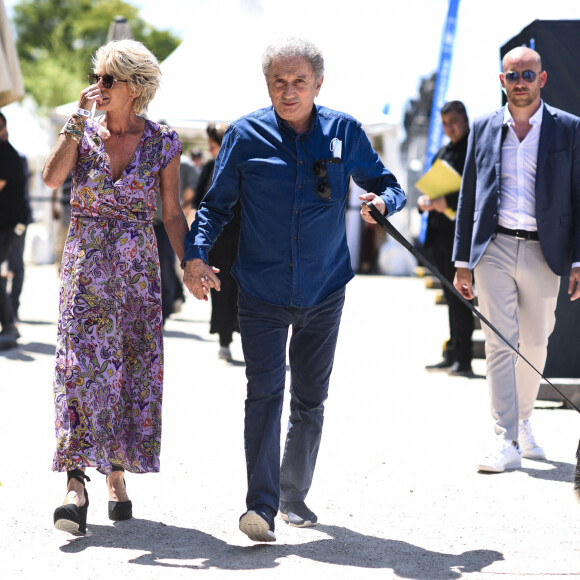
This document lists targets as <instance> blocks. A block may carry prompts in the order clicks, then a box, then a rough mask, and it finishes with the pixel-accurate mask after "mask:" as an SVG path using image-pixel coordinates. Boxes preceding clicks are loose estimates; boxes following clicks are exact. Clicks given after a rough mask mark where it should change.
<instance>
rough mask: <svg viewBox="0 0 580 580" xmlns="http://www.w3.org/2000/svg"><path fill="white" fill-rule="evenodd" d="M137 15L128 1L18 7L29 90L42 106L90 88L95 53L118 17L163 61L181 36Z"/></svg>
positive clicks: (60, 1) (44, 1)
mask: <svg viewBox="0 0 580 580" xmlns="http://www.w3.org/2000/svg"><path fill="white" fill-rule="evenodd" d="M138 14H139V9H138V8H137V7H135V6H133V5H132V4H129V3H128V2H124V1H123V0H21V1H20V2H19V3H18V4H16V5H15V6H14V27H15V30H16V37H17V46H18V54H19V58H20V66H21V69H22V76H23V78H24V86H25V89H26V92H27V93H28V94H30V95H31V96H32V97H33V98H34V100H35V101H36V103H37V104H38V105H39V106H40V107H41V108H52V107H56V106H58V105H62V104H63V103H68V102H69V101H74V100H76V99H77V98H78V95H79V93H80V91H81V89H82V88H83V87H85V86H87V83H88V81H87V74H88V73H89V72H91V70H92V64H91V56H92V54H93V53H94V51H95V50H96V49H97V48H98V47H99V46H100V45H102V44H104V43H105V42H106V40H107V33H108V31H109V26H110V24H111V22H112V21H113V20H114V19H115V18H116V17H117V16H124V17H125V18H126V19H127V21H128V22H129V24H130V25H131V32H132V34H133V38H135V39H136V40H140V41H141V42H143V43H144V44H145V45H146V46H147V47H148V48H149V49H150V50H151V51H152V52H153V53H154V54H155V55H156V56H157V58H158V59H159V60H163V59H164V58H165V57H167V56H168V55H169V54H170V53H171V52H173V50H175V48H176V47H177V46H178V44H179V43H180V39H179V38H178V37H176V36H175V35H174V34H172V33H171V32H170V31H167V30H157V29H155V28H153V27H152V26H150V25H149V24H147V23H146V22H145V21H143V20H142V19H141V18H139V15H138Z"/></svg>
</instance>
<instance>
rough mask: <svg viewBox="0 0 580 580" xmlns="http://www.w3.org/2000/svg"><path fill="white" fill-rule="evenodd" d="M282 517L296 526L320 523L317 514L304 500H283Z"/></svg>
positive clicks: (281, 506)
mask: <svg viewBox="0 0 580 580" xmlns="http://www.w3.org/2000/svg"><path fill="white" fill-rule="evenodd" d="M280 517H281V518H282V519H283V520H284V521H285V522H286V523H287V524H288V525H290V526H294V527H295V528H310V527H312V526H315V525H316V524H317V523H318V518H317V517H316V514H315V513H314V512H313V511H311V510H309V509H308V507H307V506H306V504H305V503H304V502H303V501H281V502H280Z"/></svg>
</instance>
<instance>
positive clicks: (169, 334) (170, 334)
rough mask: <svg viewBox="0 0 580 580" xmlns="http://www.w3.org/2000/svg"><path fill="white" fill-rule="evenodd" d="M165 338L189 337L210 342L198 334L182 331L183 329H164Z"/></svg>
mask: <svg viewBox="0 0 580 580" xmlns="http://www.w3.org/2000/svg"><path fill="white" fill-rule="evenodd" d="M163 337H164V338H189V339H191V340H199V341H200V342H210V341H208V340H206V339H205V338H202V337H201V336H199V335H198V334H190V333H189V332H182V331H181V330H165V329H163Z"/></svg>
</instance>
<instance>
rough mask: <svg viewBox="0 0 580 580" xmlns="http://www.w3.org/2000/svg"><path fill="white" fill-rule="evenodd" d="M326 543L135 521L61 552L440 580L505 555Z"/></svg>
mask: <svg viewBox="0 0 580 580" xmlns="http://www.w3.org/2000/svg"><path fill="white" fill-rule="evenodd" d="M316 531H317V533H318V532H323V533H324V534H327V536H328V537H327V538H316V539H313V540H312V541H310V542H305V543H302V544H280V543H273V544H256V545H253V546H232V545H230V544H227V543H226V542H224V541H223V540H220V539H217V538H215V537H213V536H211V535H209V534H206V533H204V532H201V531H198V530H193V529H187V528H179V527H176V526H167V525H165V524H162V523H159V522H152V521H149V520H143V519H133V520H130V521H128V522H122V523H117V524H115V527H111V526H98V525H97V526H89V532H90V535H88V536H86V537H85V538H78V539H74V540H71V541H70V542H69V543H68V544H66V545H64V546H62V547H61V550H62V551H63V552H66V553H71V554H74V553H79V552H82V551H83V550H85V549H87V548H95V547H97V548H98V547H103V548H111V547H115V548H118V549H127V550H140V551H146V552H148V553H147V554H143V555H141V556H139V557H137V558H135V559H133V560H130V563H132V564H141V565H145V566H161V567H166V568H183V569H197V570H199V569H210V568H218V569H222V570H261V569H272V568H276V567H277V566H278V565H279V563H278V560H280V559H281V558H285V557H287V556H295V557H298V558H303V559H309V560H313V561H316V562H321V563H326V564H333V565H337V566H346V567H352V568H372V569H381V568H387V569H393V571H394V573H395V574H397V575H398V576H401V577H403V578H412V579H416V580H439V579H444V578H445V579H449V578H461V577H462V575H463V574H464V573H470V572H479V571H481V570H482V569H483V568H485V567H487V566H489V565H491V564H493V563H494V562H496V561H500V560H503V559H504V558H503V555H502V554H501V552H497V551H494V550H470V551H468V552H464V553H463V554H459V555H455V554H446V553H440V552H433V551H431V550H426V549H424V548H421V547H420V546H415V545H413V544H409V543H407V542H402V541H400V540H388V539H384V538H377V537H375V536H367V535H364V534H360V533H358V532H354V531H352V530H349V529H348V528H343V527H339V526H324V525H319V526H317V527H316Z"/></svg>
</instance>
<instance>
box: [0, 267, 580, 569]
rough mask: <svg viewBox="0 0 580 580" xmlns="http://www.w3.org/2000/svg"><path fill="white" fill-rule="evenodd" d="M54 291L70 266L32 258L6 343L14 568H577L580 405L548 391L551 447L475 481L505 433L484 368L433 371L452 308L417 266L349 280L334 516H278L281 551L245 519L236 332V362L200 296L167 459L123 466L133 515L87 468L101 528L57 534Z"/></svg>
mask: <svg viewBox="0 0 580 580" xmlns="http://www.w3.org/2000/svg"><path fill="white" fill-rule="evenodd" d="M57 293H58V288H57V280H56V274H55V269H54V267H52V266H32V267H29V269H28V273H27V280H26V285H25V294H24V296H23V306H22V310H21V317H22V319H23V322H22V324H21V332H22V338H21V341H20V347H19V348H18V349H15V350H10V351H5V352H0V390H1V392H2V405H1V407H0V441H1V442H2V443H1V448H0V449H1V457H2V468H1V471H0V481H1V482H2V487H0V546H1V554H2V556H1V567H0V574H1V577H2V578H6V579H12V578H19V577H33V576H36V577H38V578H50V579H52V578H59V579H64V578H68V579H73V578H74V579H79V580H81V579H83V580H84V579H101V578H103V579H105V578H106V579H111V578H117V577H121V578H124V577H130V578H147V579H149V578H152V579H153V578H154V579H157V578H162V579H173V578H197V577H199V578H204V579H208V580H209V579H210V578H223V577H228V578H229V577H231V578H256V579H262V578H298V577H303V578H310V577H317V578H323V579H326V578H333V579H334V578H338V579H342V578H349V579H350V578H353V579H357V580H358V579H367V578H381V579H385V578H412V579H417V580H433V579H443V578H469V579H472V578H490V577H496V576H497V577H501V578H510V579H516V578H529V577H535V578H560V577H561V578H567V579H569V578H580V505H578V504H577V503H576V501H575V499H574V495H573V490H572V480H573V468H574V465H575V457H574V454H575V451H576V447H577V445H578V436H579V434H580V418H579V416H578V414H577V413H576V412H575V411H573V410H566V409H561V408H557V406H556V405H554V404H552V403H542V402H539V403H538V404H537V408H536V411H535V414H534V426H535V431H536V435H537V438H538V439H539V440H540V442H541V443H542V444H543V446H544V447H545V449H546V451H547V453H548V457H549V459H548V460H546V461H530V460H524V461H523V466H522V469H520V470H518V471H513V472H509V473H504V474H499V475H482V474H478V473H477V472H476V469H475V465H476V463H477V461H478V459H479V458H480V455H481V454H482V453H483V452H484V451H485V449H486V444H487V443H489V442H490V436H491V435H490V434H491V427H490V420H489V417H488V403H487V390H486V385H485V381H484V380H483V376H482V375H483V373H484V366H483V364H484V363H483V361H476V365H475V370H476V371H477V373H479V375H480V377H479V378H475V379H465V378H450V377H447V376H446V375H430V374H426V373H425V372H424V371H423V366H424V364H427V363H432V362H435V361H436V360H438V357H439V354H440V350H441V343H442V341H443V339H444V338H445V335H446V311H445V308H444V307H440V306H434V295H433V292H432V291H430V290H425V288H424V282H423V281H422V280H420V279H416V278H388V277H383V276H377V277H375V276H368V277H367V276H365V277H363V276H359V277H357V278H355V280H353V281H352V282H351V283H350V285H349V288H348V292H347V305H346V307H345V312H344V316H343V325H342V329H341V336H340V338H339V347H338V351H337V360H336V364H335V370H334V374H333V379H332V383H331V395H330V398H329V401H328V404H327V413H326V423H325V430H324V437H323V442H322V447H321V451H320V457H319V462H318V468H317V472H316V477H315V482H314V486H313V489H312V491H311V493H310V496H309V502H308V503H309V505H310V507H312V508H313V509H314V511H315V512H317V514H318V516H319V520H320V525H319V526H318V527H316V528H312V529H304V530H299V529H294V528H289V527H288V526H286V525H285V524H284V523H283V522H282V521H281V520H279V519H278V520H277V529H276V533H277V536H278V541H277V542H276V543H275V544H270V545H253V544H252V542H250V541H249V540H247V538H246V537H245V536H244V535H243V534H241V533H240V532H239V531H238V529H237V521H238V517H239V516H240V514H241V513H242V511H243V510H244V495H245V473H244V454H243V444H242V415H243V404H244V390H245V387H244V384H245V383H244V366H243V363H242V362H241V349H240V344H239V338H238V337H237V338H236V342H235V343H234V348H233V350H234V355H235V357H236V359H237V362H235V363H234V364H227V363H223V362H221V361H218V360H217V356H216V353H217V343H216V340H215V337H214V336H213V335H209V334H208V316H209V306H208V305H207V304H204V303H199V302H197V301H194V300H193V299H190V300H188V302H187V303H186V305H185V307H184V310H183V312H182V313H181V314H179V315H177V316H176V317H175V320H170V321H169V323H168V324H167V330H166V383H165V391H164V417H163V418H164V423H163V446H162V457H161V462H162V471H161V473H160V474H157V475H146V476H139V477H137V476H132V475H129V476H128V477H127V485H128V489H129V493H130V496H131V498H132V500H133V504H134V513H135V518H134V519H133V520H131V521H128V522H119V523H112V522H110V521H109V520H108V519H107V515H106V509H107V493H106V487H105V481H104V478H103V477H101V476H100V475H99V474H97V473H95V472H94V470H90V471H89V475H90V476H94V477H92V481H91V482H90V484H89V488H88V489H89V490H90V492H89V493H90V502H91V503H90V508H89V525H88V527H89V532H90V533H89V535H87V537H85V538H79V539H71V537H70V536H68V535H66V534H64V533H62V532H58V531H57V530H54V529H53V527H52V512H53V510H54V508H55V507H56V506H57V505H58V504H59V503H60V502H61V501H62V499H63V497H64V490H65V479H64V475H63V474H55V473H52V472H51V471H50V464H51V458H52V453H53V446H54V432H53V424H52V422H53V408H52V392H51V381H52V367H53V355H54V344H55V333H56V327H55V319H56V314H57ZM91 471H92V473H91Z"/></svg>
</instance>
